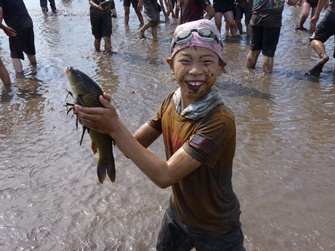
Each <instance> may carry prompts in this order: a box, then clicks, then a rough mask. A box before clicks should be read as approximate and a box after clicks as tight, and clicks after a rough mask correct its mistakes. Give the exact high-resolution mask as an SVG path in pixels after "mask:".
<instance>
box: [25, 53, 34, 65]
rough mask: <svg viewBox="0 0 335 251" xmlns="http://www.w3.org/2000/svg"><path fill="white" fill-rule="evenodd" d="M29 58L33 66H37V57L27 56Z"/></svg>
mask: <svg viewBox="0 0 335 251" xmlns="http://www.w3.org/2000/svg"><path fill="white" fill-rule="evenodd" d="M27 58H28V60H29V62H30V64H31V65H32V66H36V56H35V55H29V54H27Z"/></svg>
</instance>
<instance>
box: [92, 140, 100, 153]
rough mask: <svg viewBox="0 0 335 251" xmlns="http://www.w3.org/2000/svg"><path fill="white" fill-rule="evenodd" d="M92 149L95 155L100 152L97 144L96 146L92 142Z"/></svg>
mask: <svg viewBox="0 0 335 251" xmlns="http://www.w3.org/2000/svg"><path fill="white" fill-rule="evenodd" d="M91 149H92V151H93V154H96V153H97V152H98V147H97V145H96V144H94V142H93V141H92V143H91Z"/></svg>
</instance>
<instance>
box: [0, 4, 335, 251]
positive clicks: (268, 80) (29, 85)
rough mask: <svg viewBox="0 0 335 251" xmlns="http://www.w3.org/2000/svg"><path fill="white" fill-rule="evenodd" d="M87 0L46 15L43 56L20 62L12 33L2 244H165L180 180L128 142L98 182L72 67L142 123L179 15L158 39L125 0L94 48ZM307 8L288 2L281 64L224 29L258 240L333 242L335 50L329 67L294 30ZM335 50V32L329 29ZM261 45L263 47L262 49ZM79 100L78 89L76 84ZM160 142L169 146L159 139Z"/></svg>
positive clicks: (1, 140) (155, 100) (296, 246)
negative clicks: (144, 164)
mask: <svg viewBox="0 0 335 251" xmlns="http://www.w3.org/2000/svg"><path fill="white" fill-rule="evenodd" d="M87 2H88V1H86V0H72V1H71V0H67V1H65V0H63V1H56V4H57V7H58V9H59V14H57V15H50V16H48V17H43V15H42V13H41V11H40V8H39V6H38V1H33V0H29V1H28V0H26V1H25V3H26V5H27V8H28V10H29V12H30V14H31V16H32V18H33V21H34V27H35V28H34V29H35V35H36V49H37V59H38V67H37V73H34V72H33V71H32V69H31V68H30V67H29V65H28V63H27V60H26V61H24V68H25V77H22V76H15V74H13V67H12V65H11V62H10V58H9V51H8V42H7V38H6V37H5V35H4V34H3V33H2V35H1V38H0V48H1V51H0V52H1V58H2V59H3V61H4V62H5V64H6V65H7V66H8V70H9V72H10V74H11V77H12V80H13V82H15V84H13V85H11V86H10V87H7V88H5V87H2V89H1V94H0V98H1V100H0V121H1V122H0V152H1V161H0V173H1V175H0V201H1V203H0V250H126V251H128V250H139V251H142V250H154V246H155V242H156V236H157V231H158V229H159V227H160V220H161V218H162V216H163V213H164V209H165V207H166V205H167V202H168V199H169V196H170V189H166V190H161V189H159V188H157V187H156V186H155V185H153V184H152V183H151V182H150V181H149V180H148V179H147V178H146V177H145V176H144V175H143V174H142V173H141V172H140V171H139V170H138V169H137V168H136V167H135V166H134V165H133V164H132V163H131V162H130V161H129V160H127V159H126V158H125V157H124V156H123V155H122V154H121V153H120V152H119V151H118V150H117V149H115V156H116V166H117V170H116V172H117V173H116V182H115V183H111V182H109V181H106V182H105V183H104V184H103V185H100V184H99V183H98V180H97V176H96V164H97V157H96V156H93V154H92V152H91V150H90V140H89V138H88V137H85V139H84V142H83V145H82V146H79V139H80V134H81V131H80V130H78V131H76V129H75V118H74V117H71V116H70V115H69V116H67V115H66V110H65V108H64V107H63V103H64V102H65V100H66V90H65V89H67V88H69V87H68V84H67V80H66V77H65V75H64V68H65V67H66V66H68V65H71V66H73V67H76V68H79V69H81V70H82V71H84V72H85V73H87V74H88V75H90V76H91V77H92V78H94V79H95V80H96V81H97V82H99V83H100V85H101V86H102V87H103V89H104V90H105V91H107V92H109V93H111V94H112V96H113V102H114V104H116V106H117V108H118V111H119V113H120V116H121V117H122V119H123V121H124V122H125V123H126V124H127V125H128V127H129V129H130V130H131V131H134V130H135V129H136V128H137V127H138V126H139V125H141V124H142V123H143V122H145V121H146V120H147V119H148V118H149V117H150V116H151V114H152V113H153V112H154V110H155V108H156V107H157V106H158V105H159V103H160V100H161V99H162V98H163V97H164V96H165V94H167V93H168V92H169V91H171V90H172V89H174V88H175V85H174V83H173V78H172V76H171V75H170V73H169V69H168V67H167V64H166V63H165V58H166V57H167V56H168V54H169V50H168V48H169V37H170V36H171V33H172V31H173V29H174V27H175V26H176V22H171V23H169V24H164V23H161V24H160V27H159V32H158V35H159V39H158V40H159V41H158V43H155V42H152V41H151V39H150V34H149V33H148V37H149V39H146V40H139V39H137V34H136V31H137V29H138V21H137V18H136V15H135V14H134V11H133V10H131V18H130V25H129V27H128V28H125V27H124V24H123V17H124V15H123V8H122V3H121V2H116V5H117V11H118V18H116V19H113V35H112V43H113V49H114V50H116V51H117V52H118V53H117V54H113V55H112V56H109V55H105V54H103V53H96V52H95V51H94V50H93V36H92V35H91V32H90V23H89V16H88V3H87ZM299 15H300V9H299V8H292V7H288V6H286V9H285V11H284V21H283V29H282V35H281V38H280V41H279V45H278V49H277V53H276V57H275V66H274V69H275V70H274V72H273V74H272V75H270V76H266V77H263V76H262V74H260V66H259V65H258V66H257V70H256V71H255V72H254V73H251V74H250V73H248V72H247V71H246V70H245V69H244V60H245V56H246V53H247V52H248V49H249V41H248V39H247V38H246V37H242V38H241V39H240V40H235V41H234V40H231V39H226V40H225V54H226V59H227V61H228V66H227V73H226V74H224V75H223V76H222V77H220V78H219V81H218V85H217V86H218V88H219V89H220V91H221V92H222V94H223V96H224V98H225V100H226V103H227V105H228V106H229V107H230V108H231V109H232V110H233V111H234V112H235V115H236V123H237V129H238V138H237V140H238V141H237V152H236V158H235V162H234V164H235V168H234V177H233V184H234V188H235V190H236V193H237V194H238V197H239V198H240V202H241V209H242V216H241V221H242V224H243V229H244V233H245V236H246V244H245V247H246V248H247V250H279V251H281V250H304V251H305V250H307V251H308V250H327V251H328V250H335V240H334V236H335V227H334V221H335V216H334V213H333V211H334V207H335V196H334V184H335V104H334V102H335V85H334V76H333V72H332V68H333V65H334V61H333V59H330V61H329V63H327V65H326V66H325V69H324V72H323V73H322V74H321V77H320V78H319V79H316V78H308V77H306V76H305V72H306V71H308V69H310V68H311V67H313V65H314V64H316V62H317V56H316V54H315V53H314V52H312V51H311V48H310V46H309V43H308V35H307V34H306V33H304V32H295V31H294V26H295V24H296V23H297V22H298V18H299ZM326 47H327V50H328V51H330V54H331V53H332V48H333V41H332V39H331V41H329V42H327V43H326ZM260 59H261V58H260ZM67 100H68V101H71V100H70V98H67ZM151 150H152V151H153V152H155V153H156V154H158V155H159V156H161V157H164V150H163V145H162V143H161V141H159V142H157V143H155V144H154V145H153V146H152V147H151Z"/></svg>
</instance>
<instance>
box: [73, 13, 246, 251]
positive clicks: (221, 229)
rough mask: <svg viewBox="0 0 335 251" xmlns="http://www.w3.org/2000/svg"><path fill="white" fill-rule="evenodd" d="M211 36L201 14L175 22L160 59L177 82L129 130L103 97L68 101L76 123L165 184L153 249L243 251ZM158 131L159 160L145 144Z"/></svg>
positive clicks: (232, 133)
mask: <svg viewBox="0 0 335 251" xmlns="http://www.w3.org/2000/svg"><path fill="white" fill-rule="evenodd" d="M219 38H220V33H219V31H218V30H217V28H216V26H215V25H214V24H213V23H211V22H210V21H209V20H205V19H202V20H198V21H193V22H188V23H185V24H182V25H179V26H178V27H177V28H176V31H175V32H174V35H173V40H172V44H171V58H168V59H167V62H168V64H169V65H170V69H171V73H172V74H174V75H175V77H176V80H177V84H178V85H179V88H178V89H177V90H176V91H174V92H172V93H170V94H168V95H167V96H166V98H165V99H164V100H163V102H162V104H161V105H160V107H159V109H158V110H157V112H156V114H155V115H154V116H153V118H152V119H151V120H149V122H147V123H145V124H144V125H142V126H141V127H140V128H139V129H138V130H137V131H136V132H135V134H134V136H133V135H132V134H131V133H130V132H129V131H128V129H127V128H126V127H125V125H123V124H122V122H121V121H120V119H119V117H118V114H117V113H116V110H115V108H114V106H113V105H111V104H110V103H109V102H108V100H110V99H111V97H110V96H109V95H107V94H104V95H103V96H101V97H100V102H101V103H102V105H103V106H104V107H102V108H85V107H81V106H78V105H76V106H75V109H76V113H77V115H78V117H79V119H80V121H81V122H82V123H83V125H84V126H86V127H88V128H92V129H94V130H97V131H99V132H101V133H108V134H110V135H111V136H112V137H113V138H114V140H115V142H116V144H117V145H118V147H119V149H120V150H121V151H122V152H123V153H124V154H125V155H126V156H127V157H129V158H130V159H131V160H132V161H133V162H134V163H135V164H136V165H137V167H138V168H140V170H141V171H142V172H143V173H144V174H146V175H147V176H148V177H149V178H150V179H151V180H152V181H153V182H154V183H155V184H156V185H157V186H158V187H160V188H166V187H169V186H172V196H171V200H170V205H169V207H168V209H167V210H166V213H165V216H164V218H163V221H162V227H161V230H160V232H159V235H158V241H157V250H171V251H174V250H191V249H192V248H195V249H196V250H211V251H215V250H220V251H222V250H244V248H243V239H244V237H243V233H242V230H241V224H240V220H239V217H240V205H239V201H238V199H237V197H236V195H235V193H234V191H233V188H232V183H231V178H232V165H233V158H234V153H235V145H236V127H235V121H234V115H233V113H232V112H231V111H230V110H229V109H228V108H227V107H226V106H225V104H224V100H223V98H222V96H221V95H220V93H219V92H218V91H217V90H216V89H214V88H213V86H214V84H215V82H216V79H217V76H220V75H221V74H222V73H223V71H224V67H225V65H226V62H225V61H224V60H223V47H222V43H221V41H220V39H219ZM161 134H163V140H164V144H165V150H166V156H167V159H168V160H167V161H165V160H162V159H160V158H158V157H157V156H155V155H154V154H153V153H151V152H149V150H147V149H146V148H147V147H148V146H149V145H150V144H151V143H153V142H154V141H155V140H156V139H157V138H158V137H159V136H160V135H161Z"/></svg>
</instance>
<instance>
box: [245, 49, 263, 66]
mask: <svg viewBox="0 0 335 251" xmlns="http://www.w3.org/2000/svg"><path fill="white" fill-rule="evenodd" d="M260 52H261V50H257V51H252V50H250V51H249V53H248V55H247V59H246V62H245V66H246V67H247V68H248V69H255V67H256V63H257V59H258V56H259V54H260Z"/></svg>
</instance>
